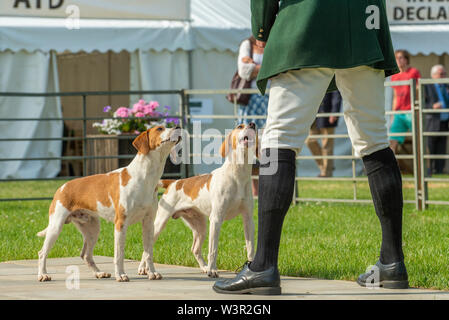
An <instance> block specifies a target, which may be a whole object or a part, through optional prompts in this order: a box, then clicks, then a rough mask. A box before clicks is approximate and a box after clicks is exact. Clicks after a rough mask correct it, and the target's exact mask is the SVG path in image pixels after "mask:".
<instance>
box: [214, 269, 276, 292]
mask: <svg viewBox="0 0 449 320" xmlns="http://www.w3.org/2000/svg"><path fill="white" fill-rule="evenodd" d="M280 284H281V277H280V276H279V271H278V270H277V268H275V267H271V268H269V269H267V270H264V271H260V272H254V271H251V270H250V269H249V264H246V265H245V266H244V267H243V269H242V271H240V273H239V274H238V275H237V276H236V277H235V278H234V279H224V280H220V281H217V282H215V284H214V286H213V289H214V291H215V292H217V293H225V294H244V293H252V294H260V295H279V294H281V286H280Z"/></svg>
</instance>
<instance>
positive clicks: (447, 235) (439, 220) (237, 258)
mask: <svg viewBox="0 0 449 320" xmlns="http://www.w3.org/2000/svg"><path fill="white" fill-rule="evenodd" d="M62 183H63V181H48V182H8V183H4V182H2V184H0V198H7V197H27V198H28V197H38V196H39V197H47V196H50V197H51V196H52V194H53V193H54V191H55V190H56V188H57V187H58V186H59V185H61V184H62ZM357 186H358V196H360V197H361V198H366V199H369V198H370V196H369V190H368V188H367V184H366V183H357ZM412 187H413V186H412ZM298 190H299V196H300V197H305V198H307V197H317V194H319V197H322V198H331V197H335V198H350V197H352V194H353V193H352V183H351V182H321V181H319V182H310V181H304V182H302V181H301V182H300V183H299V187H298ZM410 190H411V191H410ZM448 193H449V184H448V183H434V184H432V186H430V185H429V198H431V199H435V200H448V198H449V196H447V194H448ZM413 196H414V193H413V188H410V187H408V186H407V183H404V198H405V199H407V198H408V199H413ZM49 204H50V201H20V202H0V261H7V260H17V259H37V252H38V251H39V250H40V248H41V246H42V243H43V239H42V238H38V237H37V236H36V233H37V232H38V231H40V230H42V229H44V228H45V227H46V226H47V223H48V207H49ZM254 219H255V221H256V228H257V210H255V213H254ZM403 233H404V234H403V246H404V254H405V257H406V265H407V269H408V273H409V280H410V285H411V286H413V287H422V288H435V289H444V290H449V268H448V266H449V255H448V244H449V208H448V207H447V206H446V207H445V206H430V208H429V209H428V210H426V211H425V212H418V211H416V210H415V208H414V205H412V204H410V205H409V204H407V205H405V207H404V226H403ZM191 241H192V234H191V231H190V229H188V228H187V227H186V226H185V225H184V224H183V222H182V221H181V220H171V221H169V223H168V224H167V228H166V229H165V230H164V231H163V232H162V234H161V236H160V238H159V240H158V242H157V243H156V245H155V252H154V258H155V261H156V262H157V263H166V264H177V265H184V266H194V267H196V266H197V263H196V260H195V259H194V257H193V255H192V253H191V252H190V247H191ZM380 241H381V235H380V225H379V222H378V219H377V216H376V214H375V212H374V208H373V206H372V205H355V204H341V203H335V204H328V203H324V202H322V203H300V204H298V205H296V206H292V207H291V208H290V211H289V213H288V215H287V217H286V220H285V223H284V229H283V234H282V241H281V248H280V256H279V268H280V272H281V274H283V275H290V276H301V277H316V278H322V279H340V280H355V279H356V278H357V277H358V275H359V274H360V273H363V272H364V271H365V269H366V267H368V266H369V265H372V264H374V263H375V262H376V261H377V258H378V255H379V248H380ZM81 247H82V236H81V234H80V233H79V232H78V231H77V230H76V228H75V227H74V226H73V225H72V224H68V225H65V226H64V228H63V231H62V233H61V235H60V237H59V238H58V240H57V241H56V244H55V246H54V247H53V249H52V250H51V252H50V255H49V256H50V257H68V256H77V255H79V252H80V250H81ZM142 249H143V248H142V241H141V226H140V224H136V225H133V226H131V227H130V228H129V232H128V234H127V242H126V249H125V255H126V258H128V259H136V260H140V257H141V254H142ZM113 252H114V249H113V225H112V224H111V223H108V222H105V221H103V220H102V227H101V235H100V238H99V241H98V243H97V245H96V247H95V250H94V254H95V255H105V256H113ZM203 254H204V256H206V255H207V241H206V242H205V245H204V247H203ZM245 260H246V252H245V244H244V237H243V226H242V220H241V218H240V217H237V218H236V219H234V220H231V221H227V222H225V223H224V224H223V227H222V231H221V234H220V242H219V254H218V267H219V269H227V270H235V269H236V268H237V267H239V266H241V265H242V264H243V263H244V262H245ZM128 272H129V273H130V274H131V273H132V272H136V270H128Z"/></svg>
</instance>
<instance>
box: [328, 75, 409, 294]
mask: <svg viewBox="0 0 449 320" xmlns="http://www.w3.org/2000/svg"><path fill="white" fill-rule="evenodd" d="M336 81H337V87H338V88H339V90H340V92H341V94H342V97H343V99H344V100H345V101H346V102H347V103H346V104H345V106H346V110H345V111H344V113H345V121H346V125H347V127H348V133H349V136H350V138H351V142H352V144H353V146H354V150H355V154H356V156H361V157H362V159H363V163H364V166H365V169H366V172H367V175H368V182H369V186H370V190H371V195H372V198H373V202H374V207H375V211H376V214H377V216H378V218H379V221H380V224H381V229H382V245H381V250H380V259H379V260H380V265H381V266H385V265H391V266H392V267H391V268H395V270H399V271H397V272H398V273H397V274H395V276H392V278H391V279H387V280H392V281H396V280H397V281H398V282H397V283H396V282H395V284H393V285H391V287H392V288H394V287H395V285H397V287H404V286H405V285H406V284H407V286H408V282H406V280H405V279H404V277H406V271H405V266H403V260H404V255H403V252H402V207H403V197H402V180H401V173H400V171H399V167H398V164H397V161H396V158H395V156H394V154H393V152H392V151H391V149H390V148H389V143H388V136H387V130H386V120H385V110H384V101H385V100H384V86H383V83H384V72H383V71H382V70H375V69H372V68H369V67H357V68H352V69H346V70H338V71H336ZM382 268H383V267H382ZM382 270H383V269H382ZM385 270H386V269H385ZM404 272H405V273H404ZM391 274H394V272H393V273H389V272H387V271H385V272H384V273H383V274H381V278H382V276H384V277H387V275H388V276H390V275H391ZM398 274H399V275H398ZM387 278H388V277H387ZM364 279H365V280H367V279H366V277H365V278H364ZM359 280H360V279H359ZM381 280H382V279H381ZM384 280H385V279H384ZM359 284H360V282H359ZM386 285H387V284H384V286H386Z"/></svg>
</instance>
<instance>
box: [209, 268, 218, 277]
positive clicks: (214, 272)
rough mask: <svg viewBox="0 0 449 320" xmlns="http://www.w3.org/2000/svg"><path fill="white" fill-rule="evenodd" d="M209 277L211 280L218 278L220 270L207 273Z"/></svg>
mask: <svg viewBox="0 0 449 320" xmlns="http://www.w3.org/2000/svg"><path fill="white" fill-rule="evenodd" d="M207 275H208V276H209V277H210V278H218V270H216V269H211V270H209V271H207Z"/></svg>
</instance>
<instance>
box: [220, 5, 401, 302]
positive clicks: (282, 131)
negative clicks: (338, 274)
mask: <svg viewBox="0 0 449 320" xmlns="http://www.w3.org/2000/svg"><path fill="white" fill-rule="evenodd" d="M251 11H252V31H253V35H254V36H255V37H256V39H257V44H258V45H259V46H261V47H265V52H264V60H263V62H262V66H261V69H260V72H259V75H258V78H257V84H258V87H259V89H260V90H261V92H262V94H263V93H264V91H265V87H266V83H267V81H268V79H271V89H270V99H269V103H268V117H267V124H266V128H265V131H264V133H263V136H262V145H261V149H263V150H262V155H261V156H262V159H261V168H260V182H259V183H260V184H259V207H258V208H259V209H258V211H259V212H258V215H259V219H258V226H259V227H258V242H257V250H256V256H255V258H254V260H253V261H252V262H251V263H250V264H247V265H246V266H245V267H244V269H243V270H242V271H241V272H240V273H239V274H238V275H237V276H236V277H235V278H234V279H227V280H222V281H217V282H216V283H215V285H214V286H213V288H214V290H215V291H216V292H219V293H259V294H280V293H281V287H280V277H279V271H278V251H279V242H280V237H281V231H282V224H283V221H284V217H285V214H286V213H287V210H288V208H289V205H290V203H291V199H292V196H293V187H294V181H295V156H296V154H297V153H298V152H299V151H300V150H301V148H302V147H303V144H304V140H305V139H306V137H307V135H308V132H309V128H310V125H311V124H312V122H313V120H314V119H315V116H316V113H317V110H318V107H319V105H320V102H321V101H322V99H323V97H324V94H325V93H326V91H327V90H329V89H331V88H332V87H333V84H334V81H333V80H335V84H336V86H337V87H338V89H339V91H340V93H341V95H342V97H343V100H345V101H346V103H345V105H344V119H345V122H346V126H347V128H348V133H349V136H350V139H351V142H352V145H353V147H354V150H355V153H356V155H357V156H360V157H361V158H362V159H363V163H364V165H365V169H366V172H367V175H368V181H369V186H370V189H371V194H372V197H373V202H374V206H375V210H376V213H377V215H378V217H379V220H380V224H381V227H382V246H381V251H380V258H379V261H378V262H377V264H376V269H377V271H378V273H377V276H378V277H371V275H372V273H371V272H368V273H366V274H362V275H361V276H360V277H359V278H358V280H357V282H358V283H359V284H360V285H362V286H366V285H367V284H368V285H369V284H373V285H379V286H384V287H388V288H406V287H408V280H407V279H408V278H407V271H406V269H405V265H404V261H403V260H404V256H403V253H402V206H403V198H402V180H401V174H400V171H399V168H398V165H397V161H396V158H395V156H394V154H393V152H392V151H391V149H390V148H389V141H388V136H387V128H386V121H385V109H384V105H385V101H384V80H385V76H389V75H391V74H394V73H397V72H398V67H397V65H396V61H395V57H394V52H393V48H392V44H391V38H390V31H389V27H388V21H387V16H386V8H385V1H384V0H358V1H352V0H340V1H333V0H285V1H280V2H279V1H274V0H252V1H251ZM264 155H265V158H267V156H268V155H269V159H270V160H269V161H266V162H265V163H263V157H264ZM274 155H277V157H275V156H274ZM270 166H277V171H276V173H275V174H271V175H266V174H265V173H266V172H268V170H267V169H269V168H270ZM361 268H362V269H364V267H363V266H361ZM371 278H373V279H378V281H376V282H375V283H372V280H371Z"/></svg>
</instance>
